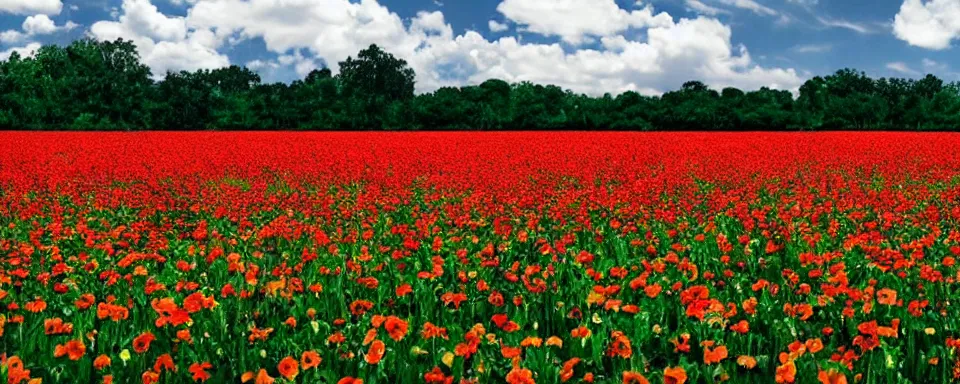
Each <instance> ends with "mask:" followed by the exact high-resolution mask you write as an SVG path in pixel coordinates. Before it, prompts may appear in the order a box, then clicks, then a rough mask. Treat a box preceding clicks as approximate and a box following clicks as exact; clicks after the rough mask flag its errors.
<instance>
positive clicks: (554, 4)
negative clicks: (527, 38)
mask: <svg viewBox="0 0 960 384" xmlns="http://www.w3.org/2000/svg"><path fill="white" fill-rule="evenodd" d="M731 1H733V0H731ZM736 1H751V0H736ZM497 11H498V12H500V13H502V14H503V15H504V16H505V17H506V18H507V19H510V20H511V21H513V22H514V23H516V24H518V25H521V26H523V27H524V29H525V30H526V31H528V32H533V33H538V34H541V35H544V36H559V37H560V38H561V39H563V41H565V42H567V43H570V44H581V43H584V42H587V41H590V38H589V37H591V36H595V37H605V36H611V35H614V34H617V33H619V32H622V31H624V30H627V29H628V28H643V27H657V26H663V25H667V24H668V23H670V22H671V21H672V20H671V17H670V15H668V14H666V13H660V14H656V15H654V13H653V7H651V6H650V5H647V6H646V7H644V8H642V9H639V10H633V11H627V10H625V9H623V8H620V6H618V5H617V3H615V2H614V1H613V0H504V1H503V2H502V3H500V4H499V5H498V6H497Z"/></svg>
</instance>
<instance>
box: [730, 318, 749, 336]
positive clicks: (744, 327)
mask: <svg viewBox="0 0 960 384" xmlns="http://www.w3.org/2000/svg"><path fill="white" fill-rule="evenodd" d="M730 330H731V331H734V332H736V333H739V334H745V333H747V332H750V323H749V322H747V321H746V320H740V322H738V323H736V324H734V325H731V326H730Z"/></svg>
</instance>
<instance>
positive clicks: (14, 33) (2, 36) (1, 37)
mask: <svg viewBox="0 0 960 384" xmlns="http://www.w3.org/2000/svg"><path fill="white" fill-rule="evenodd" d="M26 37H27V35H25V34H23V33H22V32H20V31H18V30H15V29H10V30H6V31H3V32H0V42H2V43H4V44H12V43H17V42H20V41H22V40H24V39H26Z"/></svg>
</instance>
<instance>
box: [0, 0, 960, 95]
mask: <svg viewBox="0 0 960 384" xmlns="http://www.w3.org/2000/svg"><path fill="white" fill-rule="evenodd" d="M0 31H3V32H2V34H0V44H2V47H0V51H2V52H3V55H9V52H12V51H13V50H19V51H21V52H22V53H28V52H29V51H30V50H31V49H34V48H35V47H36V46H37V44H48V43H55V44H66V43H69V41H71V40H73V39H77V38H82V37H84V36H91V37H94V38H99V39H114V38H118V37H120V38H125V39H130V40H133V41H134V42H135V43H137V45H138V46H139V47H140V49H141V55H142V56H143V58H144V62H145V63H147V64H148V65H149V66H150V67H151V68H152V69H153V71H154V74H155V75H156V76H158V77H161V76H162V75H163V74H164V73H166V72H167V71H176V70H182V69H186V70H194V69H197V68H215V67H219V66H224V65H229V64H240V65H247V66H250V67H251V68H254V69H255V70H257V71H258V72H259V73H260V74H261V75H262V77H263V78H264V79H265V80H267V81H290V80H292V79H296V78H298V77H301V76H302V75H303V74H305V73H306V72H308V71H309V70H311V69H313V68H316V67H320V66H331V67H332V69H334V70H335V71H336V63H337V62H338V61H340V60H342V59H343V58H345V57H346V56H347V55H352V54H355V53H356V51H357V50H359V49H360V48H362V47H364V46H366V45H369V44H371V43H377V44H379V45H381V46H383V47H384V48H385V49H387V50H388V51H391V52H393V53H394V54H396V55H398V56H400V57H403V58H404V59H407V60H408V61H409V62H410V63H411V66H412V67H413V68H414V69H415V70H416V71H417V76H418V91H421V92H422V91H430V90H433V89H436V88H437V87H440V86H447V85H462V84H471V83H478V82H480V81H482V80H485V79H486V78H491V77H496V78H502V79H505V80H508V81H525V80H529V81H534V82H541V83H554V84H559V85H561V86H564V87H565V88H571V89H573V90H575V91H578V92H586V93H592V94H600V93H603V92H611V93H618V92H622V91H624V90H628V89H629V90H637V91H640V92H643V93H650V94H656V93H660V92H663V91H665V90H669V89H673V88H676V87H678V86H679V85H680V84H681V83H682V82H683V81H685V80H690V79H699V80H703V81H706V82H707V83H708V84H711V85H713V86H716V87H721V86H728V85H732V86H738V87H741V88H745V89H754V88H758V87H760V86H771V87H775V88H782V89H791V90H795V89H796V88H797V87H798V86H799V84H801V83H802V81H803V80H806V79H807V78H809V77H811V76H814V75H823V74H828V73H830V72H832V71H834V70H836V69H839V68H842V67H854V68H858V69H862V70H864V71H866V72H867V73H868V74H870V75H872V76H877V77H880V76H898V77H917V76H921V75H922V74H924V73H928V72H930V73H934V74H936V75H938V76H941V77H943V78H944V79H946V80H949V81H960V63H956V61H957V60H956V59H957V58H958V51H957V49H956V48H954V47H953V46H954V45H955V43H956V40H955V39H958V38H960V1H957V0H645V1H640V2H637V1H633V0H629V1H628V0H362V1H360V0H0Z"/></svg>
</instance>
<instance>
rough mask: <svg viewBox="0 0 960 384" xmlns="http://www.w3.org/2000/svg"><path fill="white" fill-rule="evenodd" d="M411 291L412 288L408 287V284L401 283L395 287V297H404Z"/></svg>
mask: <svg viewBox="0 0 960 384" xmlns="http://www.w3.org/2000/svg"><path fill="white" fill-rule="evenodd" d="M411 292H413V288H411V287H410V284H401V285H400V286H398V287H397V290H396V292H395V293H396V295H397V297H404V296H406V295H407V294H409V293H411Z"/></svg>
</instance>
